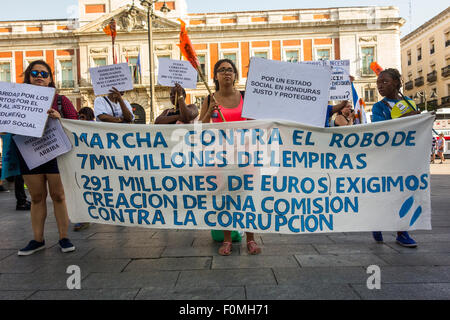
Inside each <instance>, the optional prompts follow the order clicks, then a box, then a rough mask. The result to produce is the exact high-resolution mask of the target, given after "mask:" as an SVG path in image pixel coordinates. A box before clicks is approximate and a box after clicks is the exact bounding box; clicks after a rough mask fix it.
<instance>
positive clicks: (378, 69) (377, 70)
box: [370, 61, 383, 76]
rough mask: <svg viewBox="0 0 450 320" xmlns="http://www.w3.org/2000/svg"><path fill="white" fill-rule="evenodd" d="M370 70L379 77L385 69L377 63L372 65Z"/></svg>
mask: <svg viewBox="0 0 450 320" xmlns="http://www.w3.org/2000/svg"><path fill="white" fill-rule="evenodd" d="M370 69H372V71H373V72H375V74H376V75H377V76H379V75H380V73H381V71H383V68H382V67H380V65H379V64H378V63H377V62H376V61H374V62H372V63H371V64H370Z"/></svg>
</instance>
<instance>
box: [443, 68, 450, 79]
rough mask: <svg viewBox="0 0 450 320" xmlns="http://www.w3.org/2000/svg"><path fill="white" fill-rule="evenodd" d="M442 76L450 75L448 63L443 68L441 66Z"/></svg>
mask: <svg viewBox="0 0 450 320" xmlns="http://www.w3.org/2000/svg"><path fill="white" fill-rule="evenodd" d="M442 76H443V77H444V78H446V77H448V76H450V65H449V66H446V67H445V68H442Z"/></svg>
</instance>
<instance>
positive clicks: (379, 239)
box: [372, 231, 383, 243]
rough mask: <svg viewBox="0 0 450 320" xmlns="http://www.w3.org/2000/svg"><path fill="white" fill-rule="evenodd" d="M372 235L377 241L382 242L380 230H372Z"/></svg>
mask: <svg viewBox="0 0 450 320" xmlns="http://www.w3.org/2000/svg"><path fill="white" fill-rule="evenodd" d="M372 236H373V238H374V240H375V241H376V242H377V243H383V234H382V233H381V232H379V231H376V232H372Z"/></svg>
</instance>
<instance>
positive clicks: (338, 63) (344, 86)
mask: <svg viewBox="0 0 450 320" xmlns="http://www.w3.org/2000/svg"><path fill="white" fill-rule="evenodd" d="M299 63H303V64H309V65H315V66H327V67H331V71H332V76H331V83H330V97H329V100H330V101H331V100H349V101H352V100H353V95H352V83H351V82H350V60H320V61H301V62H299Z"/></svg>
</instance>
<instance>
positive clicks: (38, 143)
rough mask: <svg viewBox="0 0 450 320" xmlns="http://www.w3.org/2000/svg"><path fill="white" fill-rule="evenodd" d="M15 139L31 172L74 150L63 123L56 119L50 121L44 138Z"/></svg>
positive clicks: (22, 137) (17, 136)
mask: <svg viewBox="0 0 450 320" xmlns="http://www.w3.org/2000/svg"><path fill="white" fill-rule="evenodd" d="M13 139H14V142H15V143H16V145H17V148H19V151H20V154H22V156H23V159H24V160H25V162H26V163H27V166H28V168H29V169H30V170H32V169H34V168H36V167H38V166H40V165H41V164H44V163H46V162H48V161H50V160H53V159H55V158H56V157H58V156H60V155H62V154H64V153H66V152H69V151H70V150H71V149H72V145H71V144H70V141H69V139H68V138H67V135H66V133H65V132H64V130H63V128H62V126H61V123H60V122H59V120H56V119H50V118H49V119H48V122H47V126H46V128H45V131H44V135H43V136H42V138H35V137H27V136H19V135H16V136H14V137H13Z"/></svg>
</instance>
